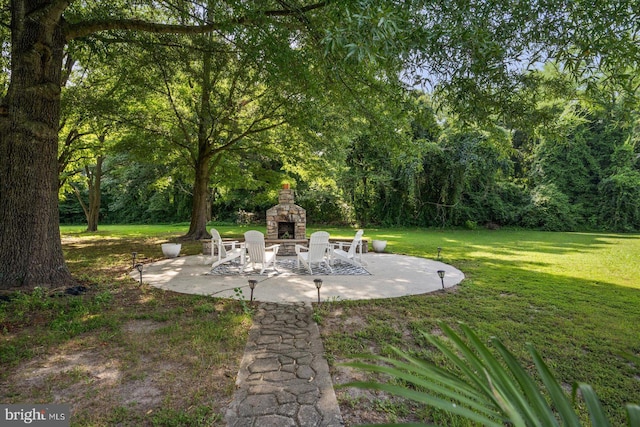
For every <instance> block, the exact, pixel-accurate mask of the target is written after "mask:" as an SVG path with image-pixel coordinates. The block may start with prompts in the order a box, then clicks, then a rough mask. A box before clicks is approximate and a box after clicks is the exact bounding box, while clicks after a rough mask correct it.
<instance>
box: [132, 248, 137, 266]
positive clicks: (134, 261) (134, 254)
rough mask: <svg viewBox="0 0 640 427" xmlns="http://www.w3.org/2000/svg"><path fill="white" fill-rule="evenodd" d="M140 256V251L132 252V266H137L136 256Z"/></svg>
mask: <svg viewBox="0 0 640 427" xmlns="http://www.w3.org/2000/svg"><path fill="white" fill-rule="evenodd" d="M137 256H138V252H131V265H132V268H136V257H137Z"/></svg>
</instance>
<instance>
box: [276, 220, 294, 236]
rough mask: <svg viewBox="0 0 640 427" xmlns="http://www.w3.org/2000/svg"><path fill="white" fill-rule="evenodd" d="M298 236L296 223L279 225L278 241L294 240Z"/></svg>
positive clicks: (281, 223) (280, 223)
mask: <svg viewBox="0 0 640 427" xmlns="http://www.w3.org/2000/svg"><path fill="white" fill-rule="evenodd" d="M295 234H296V223H295V222H279V223H278V239H294V238H295Z"/></svg>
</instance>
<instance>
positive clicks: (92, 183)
mask: <svg viewBox="0 0 640 427" xmlns="http://www.w3.org/2000/svg"><path fill="white" fill-rule="evenodd" d="M103 161H104V157H102V156H98V158H97V159H96V168H95V170H94V171H93V173H88V174H87V182H88V184H89V210H88V214H87V231H98V221H99V219H100V198H101V196H102V191H101V188H100V187H101V185H102V162H103Z"/></svg>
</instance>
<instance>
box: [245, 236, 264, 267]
mask: <svg viewBox="0 0 640 427" xmlns="http://www.w3.org/2000/svg"><path fill="white" fill-rule="evenodd" d="M244 243H245V246H246V247H247V252H249V259H250V260H251V262H263V261H264V247H265V245H264V234H262V233H261V232H259V231H256V230H249V231H247V232H246V233H244Z"/></svg>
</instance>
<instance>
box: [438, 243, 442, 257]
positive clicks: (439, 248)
mask: <svg viewBox="0 0 640 427" xmlns="http://www.w3.org/2000/svg"><path fill="white" fill-rule="evenodd" d="M440 252H442V248H441V247H440V246H438V259H440Z"/></svg>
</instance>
